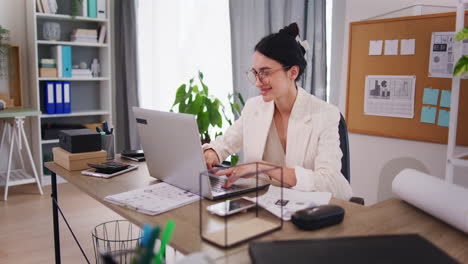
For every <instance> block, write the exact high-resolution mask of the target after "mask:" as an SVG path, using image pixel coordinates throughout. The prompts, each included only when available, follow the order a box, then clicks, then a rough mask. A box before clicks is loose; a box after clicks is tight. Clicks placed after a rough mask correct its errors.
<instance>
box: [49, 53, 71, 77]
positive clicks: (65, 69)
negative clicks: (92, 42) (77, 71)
mask: <svg viewBox="0 0 468 264" xmlns="http://www.w3.org/2000/svg"><path fill="white" fill-rule="evenodd" d="M52 57H54V59H55V61H56V63H57V77H68V78H69V77H72V73H71V70H72V48H71V46H62V45H57V46H53V47H52Z"/></svg>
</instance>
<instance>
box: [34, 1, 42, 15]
mask: <svg viewBox="0 0 468 264" xmlns="http://www.w3.org/2000/svg"><path fill="white" fill-rule="evenodd" d="M36 11H37V12H39V13H44V7H42V1H41V0H36Z"/></svg>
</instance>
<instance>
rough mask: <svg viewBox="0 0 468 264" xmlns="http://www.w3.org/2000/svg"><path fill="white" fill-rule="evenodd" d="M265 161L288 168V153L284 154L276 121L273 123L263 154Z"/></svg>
mask: <svg viewBox="0 0 468 264" xmlns="http://www.w3.org/2000/svg"><path fill="white" fill-rule="evenodd" d="M263 160H264V161H268V162H271V163H274V164H276V165H279V166H286V162H285V160H286V153H284V149H283V146H282V145H281V141H280V138H279V135H278V131H277V130H276V124H275V120H272V121H271V126H270V130H269V131H268V136H267V142H266V144H265V152H264V153H263Z"/></svg>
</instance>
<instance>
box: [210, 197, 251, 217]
mask: <svg viewBox="0 0 468 264" xmlns="http://www.w3.org/2000/svg"><path fill="white" fill-rule="evenodd" d="M254 206H255V203H254V202H252V201H249V200H247V199H244V198H239V199H235V200H227V201H225V202H221V203H217V204H213V205H210V206H207V207H206V210H208V211H209V212H210V213H212V214H216V215H219V216H226V215H232V214H235V213H237V212H241V211H244V210H246V209H249V208H251V207H254Z"/></svg>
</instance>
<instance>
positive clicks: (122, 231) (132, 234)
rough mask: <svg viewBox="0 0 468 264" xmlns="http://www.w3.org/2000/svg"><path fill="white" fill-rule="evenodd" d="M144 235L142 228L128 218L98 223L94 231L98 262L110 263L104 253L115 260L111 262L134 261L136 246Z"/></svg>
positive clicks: (100, 263)
mask: <svg viewBox="0 0 468 264" xmlns="http://www.w3.org/2000/svg"><path fill="white" fill-rule="evenodd" d="M142 236H143V233H142V232H141V229H140V228H139V227H138V226H136V225H134V224H132V223H130V222H129V221H127V220H114V221H109V222H105V223H102V224H99V225H97V226H96V227H95V228H94V229H93V231H92V239H93V245H94V253H95V256H96V263H97V264H106V263H109V262H107V261H106V259H105V258H104V256H103V255H104V254H103V253H105V255H109V256H110V257H111V258H112V259H113V260H114V262H111V263H119V264H121V263H122V264H123V263H129V264H130V263H132V262H131V261H132V260H133V259H134V258H135V256H136V253H137V252H135V248H137V245H138V244H139V241H140V239H141V237H142Z"/></svg>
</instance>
